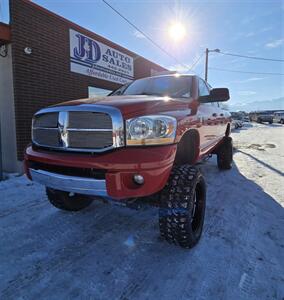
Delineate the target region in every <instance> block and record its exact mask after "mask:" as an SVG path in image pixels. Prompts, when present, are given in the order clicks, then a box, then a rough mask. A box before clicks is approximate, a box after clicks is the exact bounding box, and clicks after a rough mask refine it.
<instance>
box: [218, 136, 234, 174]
mask: <svg viewBox="0 0 284 300" xmlns="http://www.w3.org/2000/svg"><path fill="white" fill-rule="evenodd" d="M216 154H217V164H218V168H219V169H220V170H229V169H231V168H232V163H233V140H232V138H231V137H224V138H223V141H222V143H221V145H220V146H219V147H218V149H217V152H216Z"/></svg>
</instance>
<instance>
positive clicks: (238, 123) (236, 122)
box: [232, 119, 243, 129]
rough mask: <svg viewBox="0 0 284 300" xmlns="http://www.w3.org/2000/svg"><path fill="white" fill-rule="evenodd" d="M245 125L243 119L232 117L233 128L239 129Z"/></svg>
mask: <svg viewBox="0 0 284 300" xmlns="http://www.w3.org/2000/svg"><path fill="white" fill-rule="evenodd" d="M242 127H243V122H242V121H241V120H236V119H232V128H233V129H238V128H242Z"/></svg>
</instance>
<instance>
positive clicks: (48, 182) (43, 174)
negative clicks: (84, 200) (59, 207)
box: [29, 168, 108, 197]
mask: <svg viewBox="0 0 284 300" xmlns="http://www.w3.org/2000/svg"><path fill="white" fill-rule="evenodd" d="M29 171H30V174H31V177H32V180H33V181H36V182H38V183H40V184H43V185H45V186H48V187H50V188H53V189H56V190H61V191H66V192H73V193H78V194H84V195H96V196H103V197H106V196H108V194H107V190H106V181H105V180H98V179H93V178H84V177H79V176H66V175H61V174H57V173H52V172H47V171H44V170H35V169H31V168H30V169H29Z"/></svg>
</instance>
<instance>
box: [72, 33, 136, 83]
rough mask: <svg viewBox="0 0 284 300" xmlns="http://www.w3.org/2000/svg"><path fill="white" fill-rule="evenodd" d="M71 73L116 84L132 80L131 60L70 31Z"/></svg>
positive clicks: (112, 49) (129, 57)
mask: <svg viewBox="0 0 284 300" xmlns="http://www.w3.org/2000/svg"><path fill="white" fill-rule="evenodd" d="M70 60H71V71H72V72H75V73H80V74H84V75H87V76H92V77H96V78H100V79H103V80H107V81H112V82H116V83H121V84H124V83H127V82H129V81H131V80H133V79H134V70H133V68H134V66H133V58H132V57H131V56H129V55H127V54H125V53H122V52H120V51H118V50H116V49H114V48H111V47H109V46H107V45H105V44H103V43H100V42H98V41H95V40H93V39H91V38H89V37H87V36H85V35H83V34H81V33H79V32H77V31H75V30H73V29H70Z"/></svg>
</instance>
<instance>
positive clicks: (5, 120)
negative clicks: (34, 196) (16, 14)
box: [0, 45, 22, 172]
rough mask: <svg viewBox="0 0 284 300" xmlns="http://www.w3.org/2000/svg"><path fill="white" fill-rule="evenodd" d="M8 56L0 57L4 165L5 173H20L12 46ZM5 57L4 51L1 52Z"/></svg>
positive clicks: (9, 48) (0, 116) (0, 113)
mask: <svg viewBox="0 0 284 300" xmlns="http://www.w3.org/2000/svg"><path fill="white" fill-rule="evenodd" d="M7 47H8V51H7V56H6V57H2V56H1V55H0V122H1V123H0V124H1V145H2V147H1V148H2V165H3V170H4V172H20V171H21V170H22V168H21V164H20V163H19V162H18V161H17V146H16V126H15V107H14V92H13V70H12V51H11V45H7ZM1 53H2V55H3V51H1Z"/></svg>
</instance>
